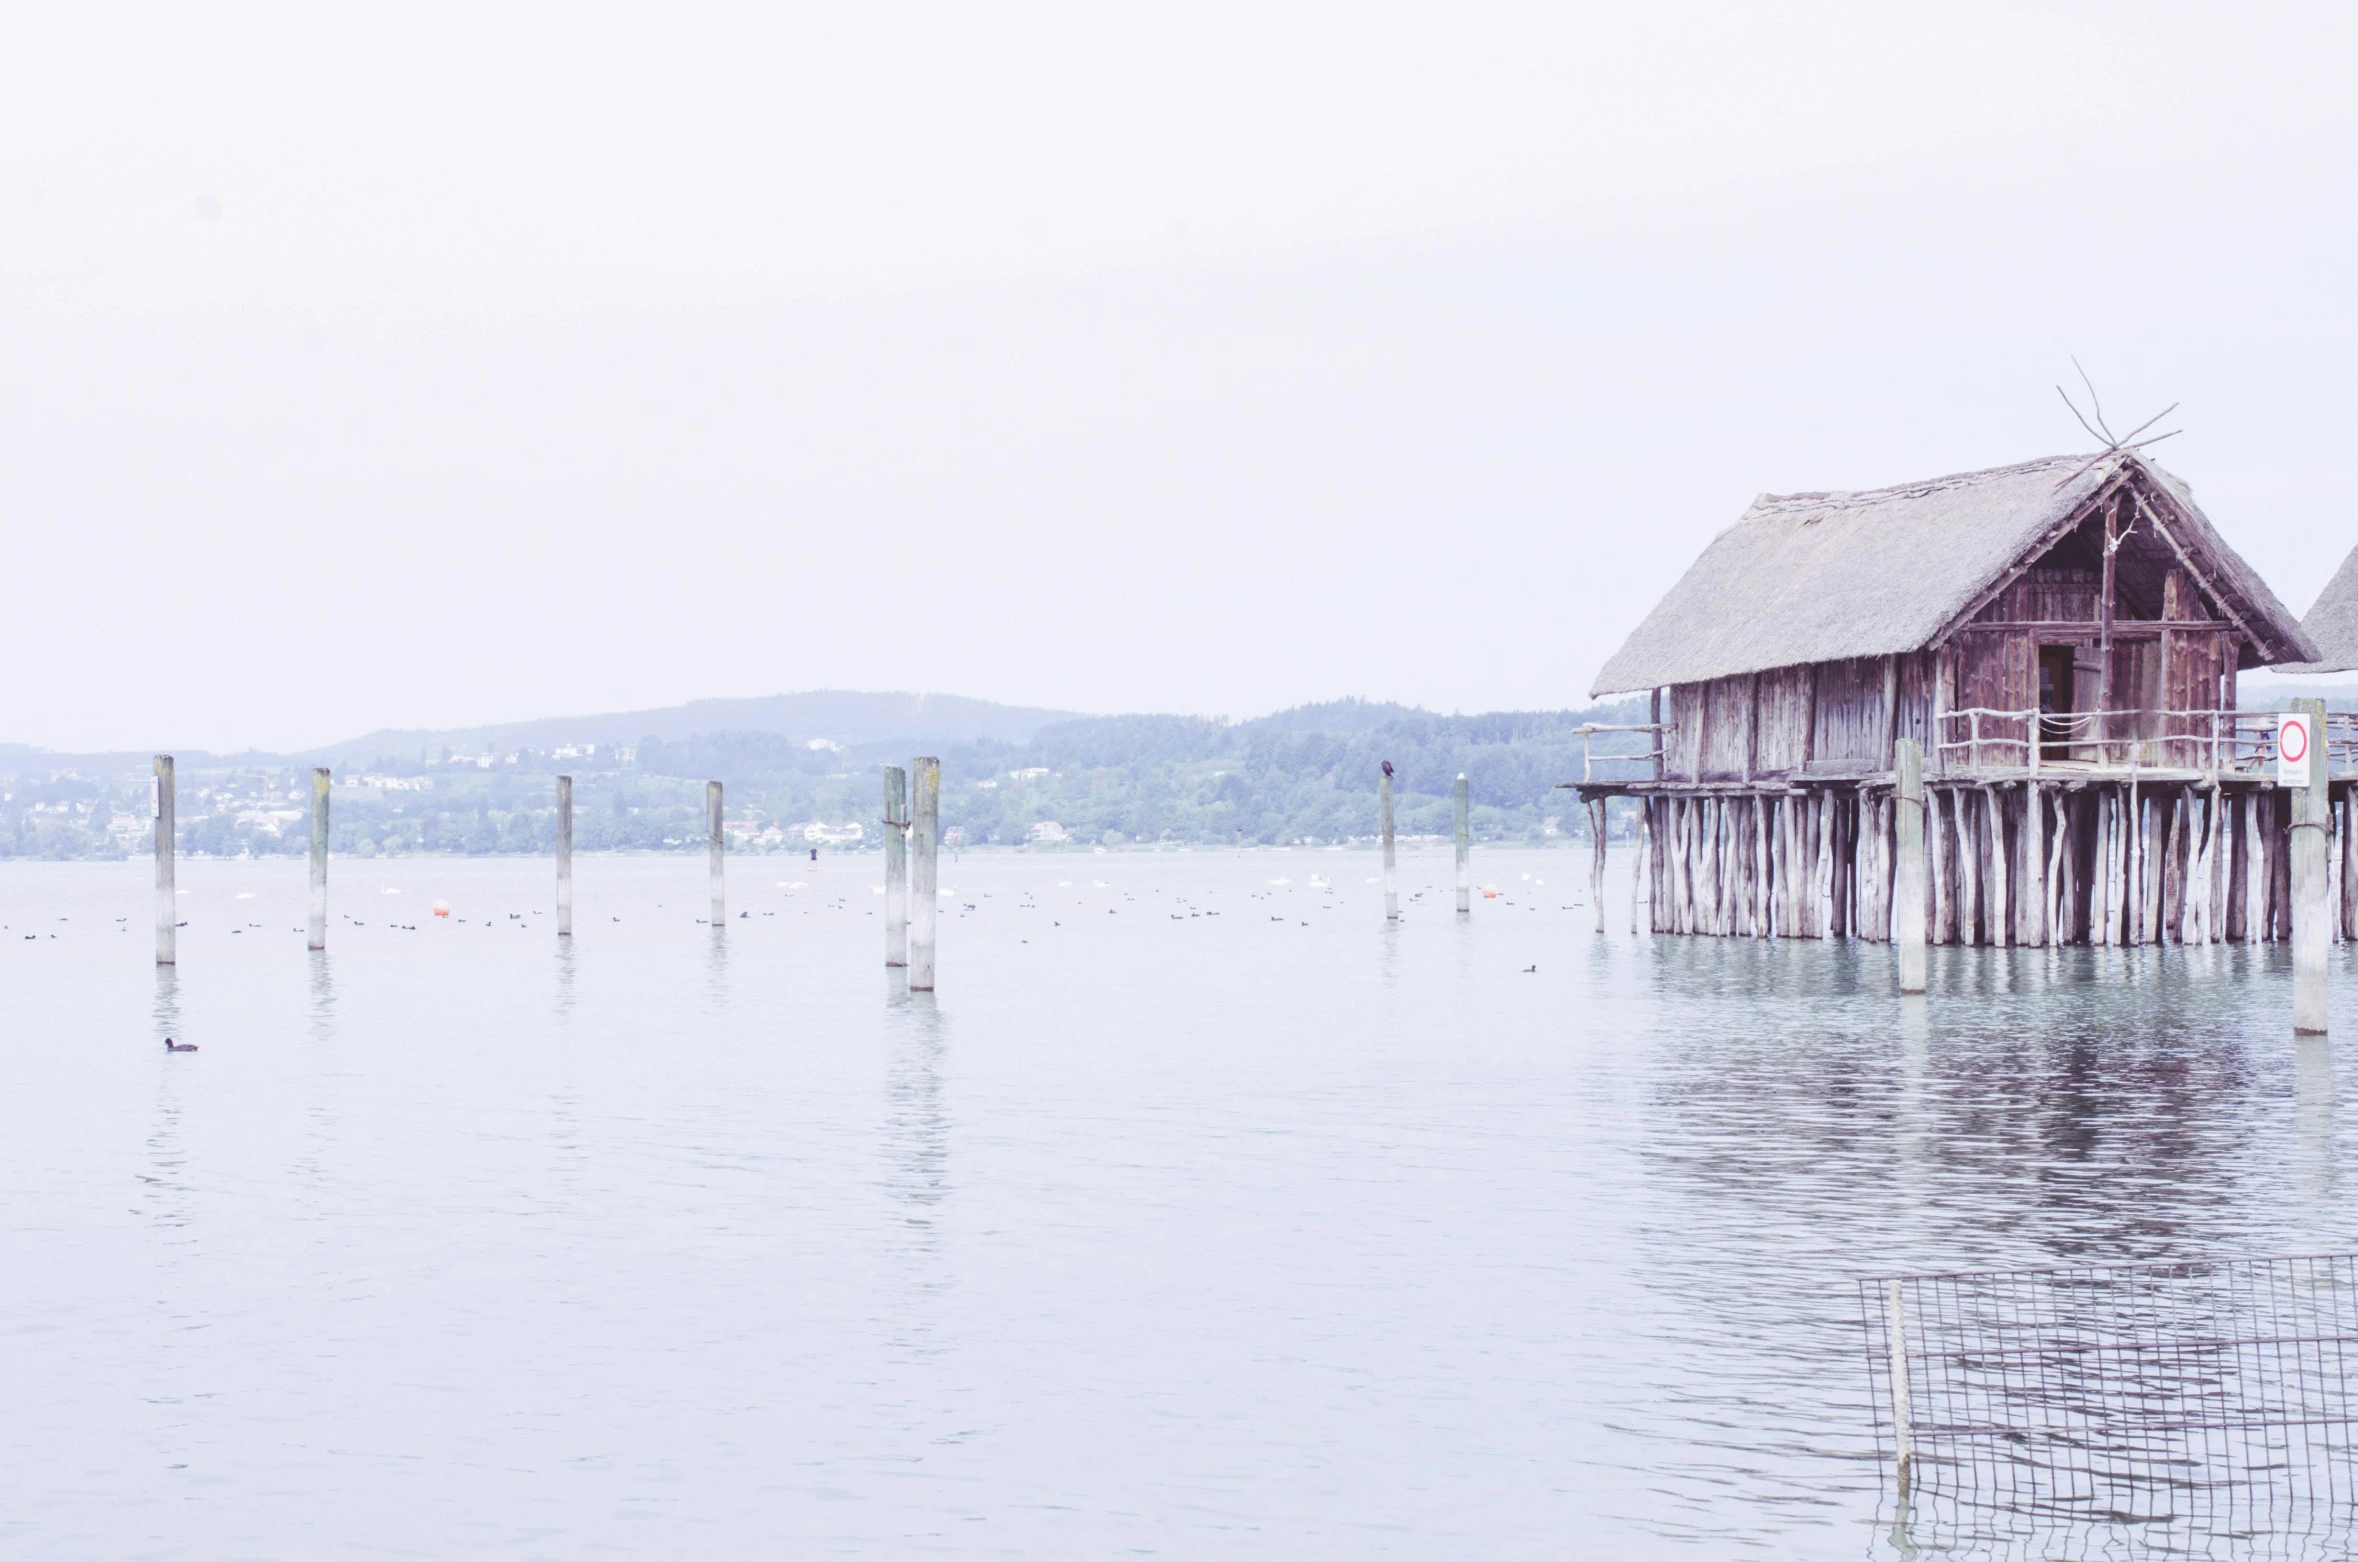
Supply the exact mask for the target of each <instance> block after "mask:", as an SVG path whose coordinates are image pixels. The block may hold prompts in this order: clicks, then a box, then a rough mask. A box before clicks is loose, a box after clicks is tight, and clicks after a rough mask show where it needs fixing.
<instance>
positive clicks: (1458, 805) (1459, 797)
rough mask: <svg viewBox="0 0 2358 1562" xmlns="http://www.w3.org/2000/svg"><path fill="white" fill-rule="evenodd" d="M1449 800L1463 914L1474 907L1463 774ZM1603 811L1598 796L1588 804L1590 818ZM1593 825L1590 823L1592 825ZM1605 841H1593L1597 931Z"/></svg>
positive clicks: (1601, 924)
mask: <svg viewBox="0 0 2358 1562" xmlns="http://www.w3.org/2000/svg"><path fill="white" fill-rule="evenodd" d="M1450 802H1451V803H1452V804H1453V805H1454V813H1455V818H1454V820H1453V829H1452V831H1451V836H1452V838H1453V839H1454V840H1455V841H1456V843H1457V914H1458V915H1459V916H1461V917H1462V916H1465V915H1467V914H1468V913H1470V912H1471V911H1472V910H1473V909H1474V865H1473V858H1474V821H1473V800H1472V799H1471V798H1470V797H1469V796H1468V795H1467V792H1466V778H1465V776H1464V775H1463V774H1460V775H1459V776H1458V778H1457V785H1456V786H1455V787H1454V788H1452V789H1451V792H1450ZM1604 812H1605V808H1604V803H1603V801H1602V800H1599V801H1597V802H1594V803H1591V804H1590V805H1589V814H1590V816H1591V818H1592V819H1595V818H1601V817H1602V816H1603V814H1604ZM1593 827H1594V826H1593V825H1592V828H1593ZM1604 873H1605V843H1604V842H1603V841H1601V840H1600V841H1599V842H1597V882H1596V887H1595V890H1594V892H1593V893H1592V895H1591V897H1590V898H1591V899H1593V900H1595V901H1596V903H1597V931H1598V932H1600V933H1602V932H1603V931H1604V930H1605V879H1604Z"/></svg>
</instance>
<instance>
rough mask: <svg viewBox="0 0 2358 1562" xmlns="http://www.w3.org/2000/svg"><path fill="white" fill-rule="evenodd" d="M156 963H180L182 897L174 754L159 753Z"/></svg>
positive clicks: (157, 771) (157, 779)
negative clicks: (177, 871) (176, 861)
mask: <svg viewBox="0 0 2358 1562" xmlns="http://www.w3.org/2000/svg"><path fill="white" fill-rule="evenodd" d="M155 785H156V795H155V808H154V810H153V811H154V813H155V816H156V964H158V965H176V964H178V963H179V959H180V956H179V953H178V948H179V942H180V939H179V929H180V897H179V889H178V886H177V885H176V884H175V883H174V877H175V875H174V872H173V868H174V853H175V850H176V848H177V847H178V845H179V841H178V839H177V830H178V825H177V824H176V822H175V817H174V816H175V815H176V814H177V813H178V811H179V797H178V783H177V782H176V780H175V779H174V776H173V763H172V756H171V755H169V754H158V755H157V756H156V784H155Z"/></svg>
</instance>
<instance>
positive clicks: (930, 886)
mask: <svg viewBox="0 0 2358 1562" xmlns="http://www.w3.org/2000/svg"><path fill="white" fill-rule="evenodd" d="M909 780H910V784H911V790H912V791H913V792H914V793H915V794H916V795H915V797H914V798H913V799H912V801H913V802H914V804H915V807H914V809H913V810H912V812H913V813H914V815H915V817H914V818H913V819H912V820H911V821H910V826H909V991H911V992H913V993H929V992H932V991H933V978H934V928H935V924H936V922H937V921H938V920H939V915H938V914H939V911H940V898H941V854H942V762H941V761H940V760H938V759H935V758H933V757H932V756H930V755H926V756H921V757H919V758H917V759H915V760H912V761H910V764H909Z"/></svg>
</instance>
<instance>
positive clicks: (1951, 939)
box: [1924, 787, 1957, 944]
mask: <svg viewBox="0 0 2358 1562" xmlns="http://www.w3.org/2000/svg"><path fill="white" fill-rule="evenodd" d="M1940 794H1941V789H1940V788H1939V787H1927V788H1925V791H1924V849H1925V857H1924V860H1925V866H1926V868H1928V869H1929V870H1930V871H1931V874H1932V928H1931V931H1930V935H1929V937H1930V941H1931V942H1932V943H1935V944H1950V943H1955V942H1956V938H1957V933H1956V927H1957V896H1956V890H1955V888H1954V886H1953V883H1952V880H1951V879H1950V876H1949V858H1950V855H1951V854H1950V851H1949V842H1948V834H1949V830H1948V820H1947V818H1946V817H1945V815H1946V814H1947V812H1948V810H1947V809H1945V808H1944V807H1942V806H1941V796H1940Z"/></svg>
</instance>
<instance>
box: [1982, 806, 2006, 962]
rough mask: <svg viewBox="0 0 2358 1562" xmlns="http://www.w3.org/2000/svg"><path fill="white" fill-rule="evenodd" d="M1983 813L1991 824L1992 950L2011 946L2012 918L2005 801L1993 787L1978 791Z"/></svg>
mask: <svg viewBox="0 0 2358 1562" xmlns="http://www.w3.org/2000/svg"><path fill="white" fill-rule="evenodd" d="M1981 800H1982V813H1983V815H1984V816H1985V817H1986V818H1987V819H1988V820H1989V827H1990V856H1989V863H1990V888H1989V902H1990V904H1989V916H1988V918H1987V919H1986V920H1987V922H1988V924H1989V937H1990V946H1991V947H1992V948H1994V949H2011V948H2012V947H2014V918H2013V917H2012V916H2011V915H2010V914H2009V908H2010V907H2011V906H2012V904H2013V902H2012V899H2011V897H2010V896H2009V895H2008V894H2007V888H2008V885H2009V884H2010V883H2011V882H2012V879H2013V875H2012V874H2010V873H2008V872H2007V871H2006V870H2007V868H2008V867H2009V866H2010V864H2009V863H2008V862H2007V861H2006V804H2005V800H2004V799H2003V798H2001V797H2000V796H1999V795H1998V789H1997V788H1996V787H1994V786H1988V787H1983V788H1982V791H1981Z"/></svg>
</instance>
